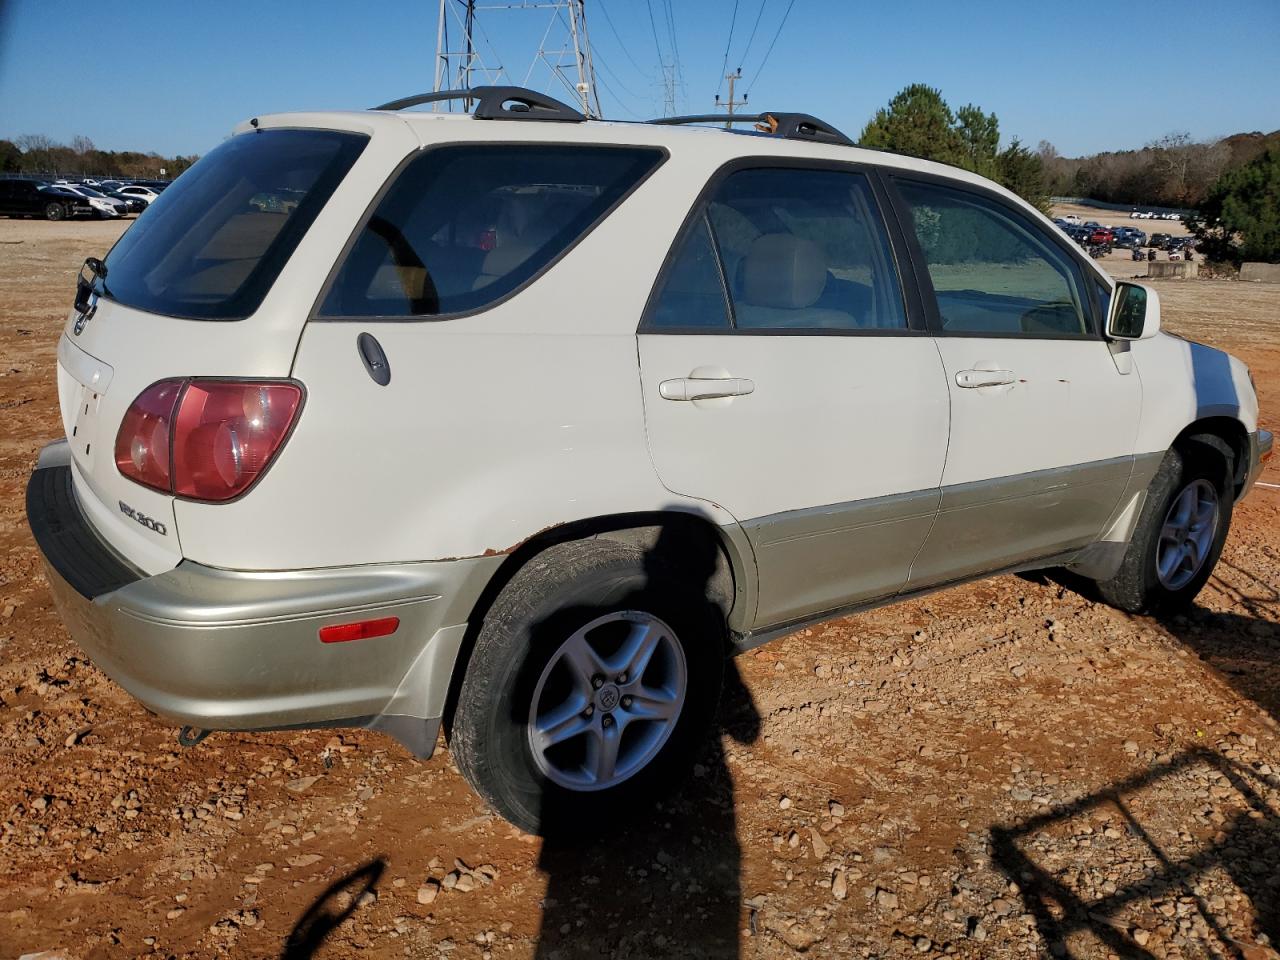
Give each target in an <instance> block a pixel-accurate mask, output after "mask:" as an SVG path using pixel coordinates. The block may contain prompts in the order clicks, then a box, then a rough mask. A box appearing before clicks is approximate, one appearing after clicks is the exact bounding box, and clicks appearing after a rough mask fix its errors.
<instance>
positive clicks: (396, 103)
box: [373, 87, 587, 123]
mask: <svg viewBox="0 0 1280 960" xmlns="http://www.w3.org/2000/svg"><path fill="white" fill-rule="evenodd" d="M449 100H475V101H477V103H476V109H475V112H474V113H472V116H473V117H475V118H476V119H477V120H550V121H553V122H559V123H582V122H583V121H585V120H586V119H587V118H586V117H585V116H584V115H583V114H582V113H579V112H578V111H577V110H575V109H573V107H571V106H569V105H568V104H567V103H561V102H560V101H559V100H557V99H555V97H549V96H547V95H546V94H545V93H538V92H537V91H536V90H529V89H526V88H525V87H472V88H471V89H470V90H437V91H436V92H434V93H420V94H417V95H416V96H412V97H403V98H402V99H400V100H392V101H391V102H390V103H384V104H382V105H381V106H378V107H374V108H373V109H374V110H404V109H406V108H408V107H416V106H419V105H420V104H424V103H443V102H445V101H449Z"/></svg>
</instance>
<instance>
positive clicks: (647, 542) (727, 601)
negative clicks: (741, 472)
mask: <svg viewBox="0 0 1280 960" xmlns="http://www.w3.org/2000/svg"><path fill="white" fill-rule="evenodd" d="M595 538H599V539H604V540H615V541H618V542H620V543H628V544H632V545H634V546H636V547H639V548H640V549H641V550H644V551H645V552H649V551H653V550H658V551H660V552H661V556H662V558H663V560H664V561H665V562H667V563H668V564H669V565H670V566H672V567H673V568H675V569H677V570H679V569H680V568H681V567H682V566H684V565H685V564H684V562H683V561H684V559H685V558H687V557H691V556H699V555H702V556H705V555H706V554H707V552H708V551H714V557H715V560H714V570H713V571H712V573H711V575H710V577H709V579H708V581H707V597H708V599H710V600H711V602H712V603H714V604H715V605H716V606H718V607H719V608H720V609H721V610H722V611H723V612H724V615H725V617H726V619H727V618H728V617H729V615H730V613H731V612H732V610H733V608H734V605H735V601H736V599H737V598H738V597H739V595H740V590H739V587H740V585H741V584H742V582H743V575H742V573H740V572H739V571H736V570H735V567H734V558H735V557H737V556H738V555H737V552H736V551H735V550H734V549H733V547H732V545H731V544H730V542H729V541H728V540H727V539H726V538H725V536H724V534H723V533H722V532H721V531H720V529H719V527H718V526H717V525H716V524H714V523H712V522H711V521H710V520H707V519H706V518H705V517H701V516H698V515H697V514H692V513H677V512H674V511H656V512H646V513H626V514H615V515H612V516H605V517H592V518H590V519H587V520H577V521H573V522H571V523H566V524H561V525H559V526H555V527H551V528H549V529H547V530H543V531H541V532H539V533H537V534H535V535H534V536H532V537H530V538H529V539H528V540H524V541H522V542H521V543H520V544H519V545H518V546H516V548H515V549H513V550H512V551H511V552H510V553H509V554H508V555H507V558H506V559H505V560H504V561H503V562H502V565H501V566H500V567H498V569H497V571H496V572H495V573H494V575H493V576H492V577H491V578H490V580H489V583H488V584H487V585H486V586H485V589H484V592H483V593H481V595H480V599H479V600H477V601H476V605H475V607H474V608H473V609H472V611H471V615H470V617H469V618H468V621H467V633H466V637H465V638H464V639H463V642H462V646H461V648H460V649H459V650H458V656H457V659H456V660H455V661H454V666H453V675H452V677H451V678H450V680H449V695H448V698H447V699H446V702H445V711H444V729H445V734H446V736H451V735H452V730H453V712H454V708H455V707H456V705H457V698H458V690H459V688H460V687H461V685H462V677H463V675H464V674H465V673H466V668H467V664H468V663H469V662H470V660H471V651H472V650H473V649H474V648H475V642H476V637H477V636H478V634H479V632H480V627H481V625H482V624H483V623H484V618H485V616H486V615H487V613H488V611H489V608H490V607H491V606H492V605H493V602H494V600H495V599H496V598H497V596H498V594H499V593H501V592H502V589H503V587H505V586H506V585H507V584H508V583H510V582H511V578H512V577H514V576H515V575H516V572H517V571H519V570H520V568H522V567H523V566H524V565H525V564H527V563H528V562H529V561H530V560H532V559H533V558H534V557H536V556H537V555H538V554H540V553H542V552H543V551H544V550H546V549H547V548H549V547H552V546H555V545H556V544H560V543H567V542H569V541H573V540H590V539H595ZM701 575H702V574H701V573H700V574H699V576H701Z"/></svg>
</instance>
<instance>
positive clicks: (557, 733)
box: [449, 540, 725, 835]
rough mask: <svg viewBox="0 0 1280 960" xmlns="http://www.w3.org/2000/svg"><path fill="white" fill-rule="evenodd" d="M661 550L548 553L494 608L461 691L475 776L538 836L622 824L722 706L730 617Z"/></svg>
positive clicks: (460, 753)
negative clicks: (666, 561) (667, 562)
mask: <svg viewBox="0 0 1280 960" xmlns="http://www.w3.org/2000/svg"><path fill="white" fill-rule="evenodd" d="M702 586H703V585H701V584H695V583H691V582H689V581H688V580H686V579H684V578H681V577H679V576H677V575H676V574H674V573H673V572H672V571H670V570H668V569H666V568H665V567H664V566H662V565H661V564H660V563H659V562H658V561H657V560H656V559H655V558H654V557H653V556H652V555H651V554H646V553H644V552H643V551H641V550H640V549H638V548H636V547H632V546H628V545H625V544H621V543H616V542H613V541H609V540H584V541H576V542H573V543H566V544H560V545H557V546H554V547H551V548H549V549H548V550H546V551H545V552H544V553H542V554H540V555H538V556H537V557H535V558H534V559H533V560H531V561H530V562H529V563H528V564H527V565H526V566H525V567H524V568H522V569H521V570H520V571H519V572H517V574H516V575H515V576H514V577H513V578H512V580H511V582H510V583H508V584H507V586H506V587H505V588H503V590H502V592H501V593H500V594H499V595H498V596H497V598H496V599H495V600H494V603H493V606H492V607H491V608H490V610H489V611H488V613H487V615H486V616H485V619H484V623H483V625H482V627H481V629H480V632H479V635H478V636H477V638H476V645H475V649H474V650H473V652H472V655H471V659H470V662H469V664H468V665H467V670H466V674H465V676H464V678H463V681H462V686H461V688H460V691H459V694H458V703H457V709H456V711H455V713H454V718H453V727H452V731H451V737H450V743H449V746H450V749H451V751H452V752H453V757H454V760H455V762H456V763H457V765H458V769H459V770H461V771H462V774H463V776H465V777H466V778H467V780H468V781H469V782H470V783H471V785H472V786H473V787H474V788H475V790H476V792H478V793H479V794H480V795H481V796H482V797H484V799H485V800H487V801H488V802H489V803H490V804H491V805H492V806H493V807H494V808H495V809H496V810H497V811H498V813H500V814H501V815H502V816H503V817H505V818H506V819H507V820H510V821H511V822H512V823H514V824H516V825H517V826H519V827H520V828H522V829H524V830H527V831H529V832H531V833H539V834H543V835H547V834H556V833H563V832H565V831H566V829H571V830H572V831H573V832H574V833H576V834H582V833H583V832H584V831H589V830H591V829H593V828H594V829H601V830H616V829H618V828H619V827H620V826H622V825H623V824H624V823H625V820H626V815H627V812H628V811H629V810H630V809H631V808H633V807H634V806H635V805H636V804H638V803H641V802H644V801H646V800H649V799H652V798H653V797H655V796H656V795H657V794H659V793H660V792H663V791H665V790H666V789H668V788H669V787H670V786H671V785H673V784H674V783H678V782H679V779H680V778H681V775H682V774H683V773H684V770H685V768H686V767H687V766H688V765H689V764H690V763H691V762H692V759H693V755H694V753H695V751H696V750H697V749H698V748H699V747H700V745H701V744H702V741H703V738H704V737H705V736H706V733H707V731H708V729H709V727H710V724H711V720H712V717H713V715H714V712H715V708H716V704H717V701H718V699H719V692H720V682H721V674H722V669H723V657H724V652H725V647H724V632H725V626H724V621H723V616H722V614H721V613H720V611H719V610H718V609H717V608H716V607H715V606H714V605H713V604H711V603H710V602H708V601H707V600H706V599H705V597H704V596H703V595H702V592H701V589H700V588H701V587H702Z"/></svg>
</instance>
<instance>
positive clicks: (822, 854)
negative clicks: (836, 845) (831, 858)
mask: <svg viewBox="0 0 1280 960" xmlns="http://www.w3.org/2000/svg"><path fill="white" fill-rule="evenodd" d="M809 838H810V840H811V841H812V842H813V859H815V860H825V859H827V854H828V853H830V852H831V844H829V843H827V841H825V840H823V839H822V834H820V833H819V832H818V831H817V830H816V829H810V830H809Z"/></svg>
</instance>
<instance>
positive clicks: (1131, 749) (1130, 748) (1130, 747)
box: [1124, 740, 1138, 755]
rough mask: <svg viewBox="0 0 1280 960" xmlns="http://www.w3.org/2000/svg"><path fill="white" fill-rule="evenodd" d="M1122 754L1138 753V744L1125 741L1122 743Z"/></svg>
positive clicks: (1132, 741)
mask: <svg viewBox="0 0 1280 960" xmlns="http://www.w3.org/2000/svg"><path fill="white" fill-rule="evenodd" d="M1124 752H1125V753H1127V754H1130V755H1133V754H1135V753H1137V752H1138V744H1137V742H1136V741H1134V740H1126V741H1125V742H1124Z"/></svg>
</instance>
